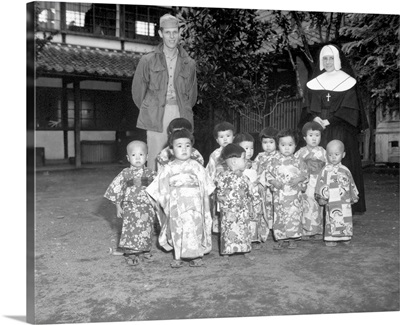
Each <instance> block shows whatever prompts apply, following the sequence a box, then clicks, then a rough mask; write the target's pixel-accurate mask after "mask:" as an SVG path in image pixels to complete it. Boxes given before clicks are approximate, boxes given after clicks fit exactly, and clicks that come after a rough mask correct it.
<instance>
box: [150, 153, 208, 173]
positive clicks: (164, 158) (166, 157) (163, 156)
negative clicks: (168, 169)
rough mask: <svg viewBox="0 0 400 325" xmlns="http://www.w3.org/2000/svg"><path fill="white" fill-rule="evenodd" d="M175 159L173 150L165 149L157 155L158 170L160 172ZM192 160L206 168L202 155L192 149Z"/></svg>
mask: <svg viewBox="0 0 400 325" xmlns="http://www.w3.org/2000/svg"><path fill="white" fill-rule="evenodd" d="M173 158H174V155H173V152H172V149H170V148H169V147H165V148H164V149H163V150H161V152H160V153H159V154H158V155H157V157H156V161H157V170H158V171H160V170H161V168H162V167H163V166H165V165H166V164H168V163H169V162H170V160H171V159H173ZM190 158H191V159H193V160H196V161H197V162H198V163H199V164H200V165H202V166H204V159H203V156H202V155H201V153H200V152H199V151H198V150H197V149H195V148H192V152H191V154H190Z"/></svg>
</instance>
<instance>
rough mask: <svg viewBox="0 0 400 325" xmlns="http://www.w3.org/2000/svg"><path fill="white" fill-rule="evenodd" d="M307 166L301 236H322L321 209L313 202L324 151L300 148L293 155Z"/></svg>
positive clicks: (324, 160) (323, 160)
mask: <svg viewBox="0 0 400 325" xmlns="http://www.w3.org/2000/svg"><path fill="white" fill-rule="evenodd" d="M294 155H295V157H296V158H299V159H300V160H301V161H303V162H304V163H305V164H306V165H307V171H308V175H309V181H308V183H307V188H306V191H305V192H304V193H303V219H302V224H303V236H313V235H322V233H323V207H322V206H320V205H319V204H318V202H317V201H316V200H315V197H314V194H315V186H316V184H317V178H318V175H319V173H320V172H321V169H322V168H323V167H324V166H325V164H326V151H325V149H324V148H322V147H320V146H317V147H314V148H309V147H307V146H305V147H302V148H300V149H299V151H297V152H296V153H295V154H294Z"/></svg>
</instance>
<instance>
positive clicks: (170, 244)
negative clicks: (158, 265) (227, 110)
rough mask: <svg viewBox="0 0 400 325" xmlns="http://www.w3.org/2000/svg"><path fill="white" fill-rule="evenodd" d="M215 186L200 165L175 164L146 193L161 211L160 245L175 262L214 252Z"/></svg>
mask: <svg viewBox="0 0 400 325" xmlns="http://www.w3.org/2000/svg"><path fill="white" fill-rule="evenodd" d="M214 189H215V186H214V184H213V182H212V181H211V179H210V178H209V177H208V175H207V173H206V171H205V169H204V167H203V166H201V165H200V164H199V163H198V162H197V161H195V160H192V159H188V160H186V161H180V160H173V161H171V162H169V163H168V164H167V165H165V166H164V168H163V169H162V170H161V172H160V173H159V174H158V175H157V177H156V178H155V180H154V181H153V183H151V184H150V186H149V187H148V188H147V193H148V194H149V195H150V196H151V197H153V198H154V199H155V200H156V201H157V202H158V203H159V204H160V206H161V207H162V209H163V210H164V213H165V215H166V219H165V220H163V222H162V224H161V232H160V235H159V243H160V245H161V247H163V248H164V249H166V250H167V251H170V250H172V249H173V250H174V253H175V259H181V258H189V259H194V258H198V257H202V256H203V255H204V254H206V253H209V252H210V251H211V214H210V206H209V195H210V194H211V193H212V192H213V191H214Z"/></svg>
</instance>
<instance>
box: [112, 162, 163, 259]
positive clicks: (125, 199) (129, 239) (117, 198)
mask: <svg viewBox="0 0 400 325" xmlns="http://www.w3.org/2000/svg"><path fill="white" fill-rule="evenodd" d="M155 176H156V173H155V172H154V171H152V170H150V169H148V168H146V167H142V168H137V167H133V166H130V167H128V168H125V169H123V170H122V171H121V172H120V173H119V174H118V175H117V177H115V178H114V180H113V181H112V182H111V184H110V185H109V186H108V188H107V190H106V193H105V194H104V197H105V198H107V199H108V200H110V201H111V202H113V203H114V204H120V206H121V207H122V209H123V217H122V233H121V238H120V241H119V247H121V248H125V249H130V250H134V251H138V252H146V251H149V250H150V249H151V246H152V235H153V225H154V218H155V209H154V207H153V205H152V202H151V200H150V198H149V197H148V195H147V193H146V187H147V186H148V185H149V184H150V183H151V182H152V181H153V179H154V177H155Z"/></svg>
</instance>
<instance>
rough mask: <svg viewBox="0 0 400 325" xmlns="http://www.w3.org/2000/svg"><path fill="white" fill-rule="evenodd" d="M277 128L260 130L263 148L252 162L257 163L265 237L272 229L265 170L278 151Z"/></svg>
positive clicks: (271, 213) (270, 206)
mask: <svg viewBox="0 0 400 325" xmlns="http://www.w3.org/2000/svg"><path fill="white" fill-rule="evenodd" d="M277 134H278V130H277V129H275V128H273V127H266V128H264V129H263V130H261V132H260V134H259V137H260V142H261V147H262V149H263V151H262V152H260V153H259V154H258V155H257V157H256V158H255V159H254V162H255V163H256V165H257V177H258V179H259V183H260V193H261V198H262V207H263V218H262V220H261V222H262V223H263V222H265V224H266V231H267V233H266V238H267V237H268V234H269V232H270V230H272V224H273V219H274V218H273V191H272V190H271V184H269V183H268V182H267V181H266V174H265V173H266V170H267V166H268V165H269V164H271V161H272V160H273V159H275V158H276V157H277V156H278V154H279V151H278V150H276V147H277V146H276V139H275V137H276V135H277Z"/></svg>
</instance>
